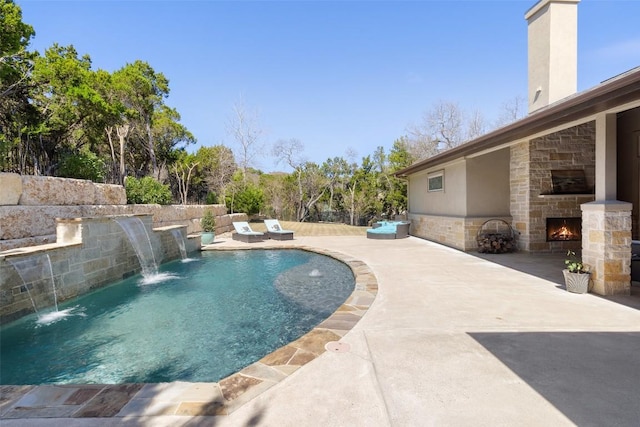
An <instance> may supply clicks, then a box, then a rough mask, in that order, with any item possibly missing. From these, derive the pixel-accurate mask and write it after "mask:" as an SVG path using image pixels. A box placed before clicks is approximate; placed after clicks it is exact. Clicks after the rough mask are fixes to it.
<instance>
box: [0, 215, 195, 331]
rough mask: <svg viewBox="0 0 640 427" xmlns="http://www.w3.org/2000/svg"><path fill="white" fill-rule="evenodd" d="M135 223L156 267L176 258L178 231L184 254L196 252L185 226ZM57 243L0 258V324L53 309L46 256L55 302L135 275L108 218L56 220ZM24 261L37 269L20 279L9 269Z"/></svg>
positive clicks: (121, 235) (131, 255)
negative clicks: (143, 234) (139, 225)
mask: <svg viewBox="0 0 640 427" xmlns="http://www.w3.org/2000/svg"><path fill="white" fill-rule="evenodd" d="M136 217H138V218H140V219H141V220H142V222H143V224H144V226H145V229H146V230H147V233H148V234H149V238H150V241H151V244H152V246H153V248H154V256H155V261H156V263H157V264H158V265H160V264H161V263H162V262H167V261H170V260H173V259H179V258H180V257H181V253H180V246H179V245H178V242H177V240H176V238H175V236H174V235H173V234H172V230H173V229H177V230H179V232H180V234H181V235H182V238H183V239H184V241H185V246H186V249H187V252H192V251H194V250H197V249H199V247H200V241H199V238H197V237H193V238H187V234H186V227H185V226H174V227H163V228H161V229H155V230H152V229H151V226H152V219H151V216H149V215H142V216H136ZM57 232H58V239H57V240H58V242H56V243H52V244H48V245H41V246H34V247H29V248H20V249H13V250H10V251H5V252H2V253H0V277H2V281H1V282H0V323H5V322H8V321H11V320H14V319H17V318H19V317H22V316H24V315H26V314H29V313H32V312H33V311H34V307H33V303H32V301H31V298H33V301H34V303H35V304H36V307H37V309H38V311H40V310H41V309H43V308H48V307H51V306H53V305H54V299H53V290H52V284H51V277H50V275H49V267H48V265H44V264H41V263H42V262H46V257H45V255H48V257H49V259H50V260H51V269H52V272H53V280H54V282H55V286H56V295H57V298H58V302H61V301H64V300H68V299H70V298H74V297H76V296H78V295H82V294H84V293H87V292H89V291H91V290H93V289H97V288H100V287H103V286H105V285H107V284H110V283H113V282H116V281H119V280H122V279H123V278H125V277H128V276H130V275H133V274H135V273H137V272H139V271H140V263H139V261H138V257H137V255H136V253H135V250H134V249H133V247H132V245H131V243H130V242H129V238H128V237H127V235H126V234H125V232H124V231H123V230H122V228H121V227H120V225H119V224H118V223H117V222H115V221H114V220H113V217H96V218H80V219H69V220H60V221H59V222H58V224H57ZM20 260H23V261H27V262H28V263H30V264H31V263H33V264H34V265H37V266H38V267H39V268H38V269H37V270H36V271H35V272H34V274H32V275H28V276H26V277H25V279H26V280H23V277H21V276H20V274H19V273H18V271H17V270H16V268H15V267H14V266H13V264H12V263H11V262H12V261H13V262H16V261H20Z"/></svg>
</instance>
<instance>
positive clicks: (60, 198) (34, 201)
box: [20, 176, 96, 206]
mask: <svg viewBox="0 0 640 427" xmlns="http://www.w3.org/2000/svg"><path fill="white" fill-rule="evenodd" d="M95 191H96V188H95V186H94V185H93V182H91V181H87V180H82V179H69V178H57V177H51V176H23V177H22V197H20V204H21V205H27V206H60V205H86V204H93V201H94V200H95ZM87 201H90V203H87Z"/></svg>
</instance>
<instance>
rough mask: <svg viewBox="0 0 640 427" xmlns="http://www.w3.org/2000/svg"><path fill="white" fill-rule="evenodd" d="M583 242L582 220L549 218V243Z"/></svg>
mask: <svg viewBox="0 0 640 427" xmlns="http://www.w3.org/2000/svg"><path fill="white" fill-rule="evenodd" d="M580 241H582V218H581V217H576V218H547V242H580Z"/></svg>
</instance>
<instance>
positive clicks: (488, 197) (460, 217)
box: [408, 149, 511, 250]
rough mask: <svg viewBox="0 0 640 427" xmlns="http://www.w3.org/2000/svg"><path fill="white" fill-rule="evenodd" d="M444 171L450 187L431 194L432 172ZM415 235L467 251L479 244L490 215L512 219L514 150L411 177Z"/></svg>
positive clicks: (409, 217) (410, 209)
mask: <svg viewBox="0 0 640 427" xmlns="http://www.w3.org/2000/svg"><path fill="white" fill-rule="evenodd" d="M437 171H443V172H444V191H437V192H428V191H427V178H428V176H429V174H431V173H434V172H437ZM408 191H409V214H408V219H409V221H411V234H412V235H413V236H416V237H420V238H423V239H428V240H433V241H436V242H438V243H442V244H444V245H447V246H451V247H454V248H457V249H461V250H473V249H476V248H477V247H478V246H477V241H476V237H477V233H478V230H479V229H480V227H481V226H482V224H483V223H484V222H485V221H487V220H488V219H490V218H496V217H499V218H503V219H506V220H507V221H508V222H511V218H510V217H509V150H508V149H504V150H499V151H496V152H493V153H489V154H486V155H483V156H479V157H476V158H472V159H468V160H465V161H461V162H457V163H455V164H450V165H446V166H444V167H440V168H436V169H431V170H427V171H425V172H423V173H420V174H415V175H412V176H411V177H410V178H409V190H408Z"/></svg>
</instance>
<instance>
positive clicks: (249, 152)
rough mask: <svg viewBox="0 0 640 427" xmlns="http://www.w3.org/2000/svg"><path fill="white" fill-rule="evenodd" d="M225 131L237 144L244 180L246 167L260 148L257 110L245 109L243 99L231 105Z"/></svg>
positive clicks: (251, 162)
mask: <svg viewBox="0 0 640 427" xmlns="http://www.w3.org/2000/svg"><path fill="white" fill-rule="evenodd" d="M227 132H228V133H229V135H231V137H232V138H233V140H234V141H235V142H236V144H237V146H238V155H237V156H236V157H237V159H238V163H239V166H240V170H241V171H242V180H243V182H246V179H247V178H246V173H247V168H249V167H250V166H253V160H254V158H255V156H256V154H257V153H258V151H259V150H260V148H261V147H260V137H261V136H262V133H263V131H262V129H261V128H260V124H259V120H258V114H257V112H250V111H247V107H246V106H245V104H244V102H243V100H242V99H241V100H240V101H239V102H237V103H235V104H234V105H233V116H232V117H231V119H229V121H228V122H227Z"/></svg>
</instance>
